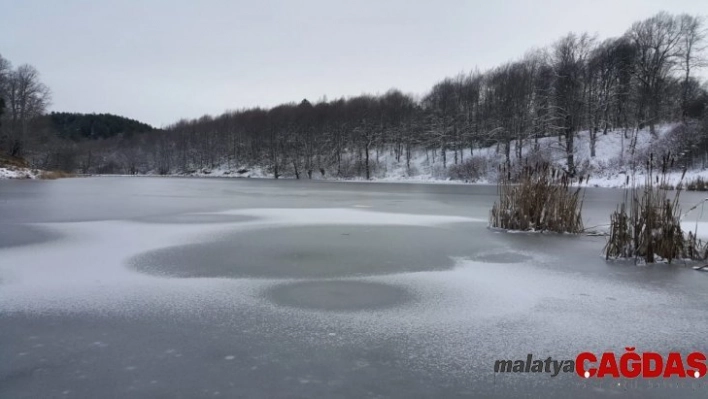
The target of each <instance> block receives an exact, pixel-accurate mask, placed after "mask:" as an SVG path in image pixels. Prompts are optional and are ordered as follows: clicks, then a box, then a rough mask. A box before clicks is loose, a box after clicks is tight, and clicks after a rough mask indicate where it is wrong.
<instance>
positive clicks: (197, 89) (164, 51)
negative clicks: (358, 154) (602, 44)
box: [0, 0, 708, 127]
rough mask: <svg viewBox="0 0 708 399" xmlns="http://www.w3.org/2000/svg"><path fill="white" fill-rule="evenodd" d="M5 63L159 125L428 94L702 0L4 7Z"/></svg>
mask: <svg viewBox="0 0 708 399" xmlns="http://www.w3.org/2000/svg"><path fill="white" fill-rule="evenodd" d="M0 10H1V11H0V54H2V56H3V57H5V58H7V59H9V60H10V61H11V62H12V63H13V64H14V65H19V64H23V63H29V64H32V65H34V66H35V67H36V68H37V69H39V71H40V73H41V74H42V79H43V81H44V82H45V83H46V84H47V85H48V86H49V87H50V88H51V90H52V92H53V105H52V108H51V109H52V110H55V111H73V112H108V113H114V114H119V115H123V116H127V117H130V118H134V119H138V120H141V121H144V122H148V123H151V124H153V125H155V126H158V127H159V126H162V125H165V124H169V123H172V122H175V121H176V120H178V119H180V118H184V117H188V118H193V117H198V116H201V115H203V114H213V115H216V114H220V113H222V112H224V111H225V110H227V109H237V108H242V107H252V106H273V105H275V104H278V103H282V102H288V101H300V100H302V99H303V98H307V99H310V100H317V99H319V98H321V97H322V96H325V95H326V96H327V98H329V99H332V98H336V97H340V96H350V95H357V94H361V93H383V92H385V91H386V90H388V89H389V88H391V87H397V88H399V89H401V90H402V91H404V92H408V93H413V94H422V93H424V92H425V91H426V90H428V89H429V88H430V87H431V86H432V85H433V84H434V83H435V82H437V81H438V80H440V79H442V78H444V77H446V76H453V75H455V74H457V73H458V72H467V71H469V70H471V69H474V68H475V67H478V68H479V69H480V70H484V69H487V68H489V67H493V66H496V65H498V64H500V63H503V62H505V61H509V60H513V59H517V58H520V57H521V56H522V55H523V54H524V53H525V52H526V51H527V50H529V49H532V48H536V47H543V46H546V45H548V44H551V43H552V42H553V41H555V40H556V39H557V38H559V37H560V36H562V35H564V34H565V33H567V32H569V31H574V32H585V31H587V32H590V33H597V34H599V36H600V38H605V37H610V36H618V35H621V34H622V33H623V32H624V31H625V30H626V29H627V28H628V27H629V26H630V25H631V23H632V22H634V21H637V20H640V19H644V18H646V17H649V16H651V15H653V14H655V13H657V12H658V11H661V10H665V11H669V12H672V13H682V12H688V13H690V14H702V15H708V1H705V0H666V1H664V0H610V1H606V0H594V1H591V0H565V1H550V0H529V1H520V0H516V1H506V0H504V1H500V0H496V1H489V0H487V1H471V0H468V1H462V0H437V1H412V0H390V1H387V0H356V1H335V0H302V1H284V0H282V1H272V0H253V1H249V2H246V1H234V0H231V1H227V0H202V1H197V0H194V1H183V0H165V1H157V0H112V1H103V0H64V1H56V0H46V1H38V0H0Z"/></svg>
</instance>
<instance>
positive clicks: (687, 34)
mask: <svg viewBox="0 0 708 399" xmlns="http://www.w3.org/2000/svg"><path fill="white" fill-rule="evenodd" d="M678 18H679V30H680V32H681V38H680V42H679V44H678V56H679V59H680V61H679V65H680V69H681V70H682V71H683V72H684V79H683V90H682V98H681V108H682V116H683V117H684V118H685V117H686V109H687V108H688V101H689V93H690V84H689V81H690V79H691V71H692V70H693V69H698V68H702V67H705V66H706V65H708V60H706V58H705V57H704V56H703V51H704V50H705V49H706V44H705V41H706V35H707V32H706V29H705V21H704V19H703V18H702V17H698V16H692V15H688V14H682V15H680V16H679V17H678Z"/></svg>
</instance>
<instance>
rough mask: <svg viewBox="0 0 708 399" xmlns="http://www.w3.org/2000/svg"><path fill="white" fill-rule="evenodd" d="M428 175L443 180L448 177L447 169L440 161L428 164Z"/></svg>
mask: <svg viewBox="0 0 708 399" xmlns="http://www.w3.org/2000/svg"><path fill="white" fill-rule="evenodd" d="M430 176H431V177H432V178H434V179H438V180H445V179H447V178H449V177H450V174H449V171H448V170H447V169H445V168H444V167H443V164H442V163H437V162H436V163H434V164H433V165H432V166H430Z"/></svg>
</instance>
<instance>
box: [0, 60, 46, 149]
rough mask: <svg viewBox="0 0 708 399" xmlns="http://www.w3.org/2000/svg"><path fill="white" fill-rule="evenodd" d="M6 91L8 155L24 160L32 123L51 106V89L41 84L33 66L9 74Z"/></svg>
mask: <svg viewBox="0 0 708 399" xmlns="http://www.w3.org/2000/svg"><path fill="white" fill-rule="evenodd" d="M6 86H7V88H6V90H5V97H6V102H7V107H8V111H9V112H8V119H9V126H8V128H9V136H10V137H9V139H10V143H9V151H8V152H9V154H10V155H11V156H21V155H22V153H23V150H24V143H25V140H26V138H27V134H28V130H29V129H30V124H31V122H32V120H33V119H34V118H36V117H38V116H40V115H42V114H43V113H44V111H45V110H46V108H47V107H48V106H49V103H50V99H51V94H50V91H49V88H48V87H47V86H45V85H44V84H43V83H42V82H40V80H39V72H38V71H37V70H36V69H35V68H34V67H33V66H31V65H26V64H25V65H20V66H19V67H18V68H17V69H16V70H15V71H12V72H11V73H10V74H9V79H8V81H7V85H6Z"/></svg>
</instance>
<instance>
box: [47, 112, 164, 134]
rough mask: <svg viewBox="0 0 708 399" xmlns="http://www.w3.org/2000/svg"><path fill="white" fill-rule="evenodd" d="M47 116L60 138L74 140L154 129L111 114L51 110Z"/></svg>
mask: <svg viewBox="0 0 708 399" xmlns="http://www.w3.org/2000/svg"><path fill="white" fill-rule="evenodd" d="M48 118H49V121H50V122H51V127H52V128H53V129H54V130H56V132H57V134H58V135H59V137H60V138H64V139H70V140H74V141H80V140H85V139H93V140H96V139H107V138H111V137H114V136H117V135H119V134H123V135H125V136H126V137H127V138H130V137H132V135H133V134H135V133H144V132H150V131H153V130H155V129H154V128H153V127H152V126H150V125H148V124H146V123H142V122H138V121H136V120H133V119H129V118H125V117H122V116H117V115H111V114H80V113H71V112H52V113H51V114H49V116H48Z"/></svg>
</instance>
